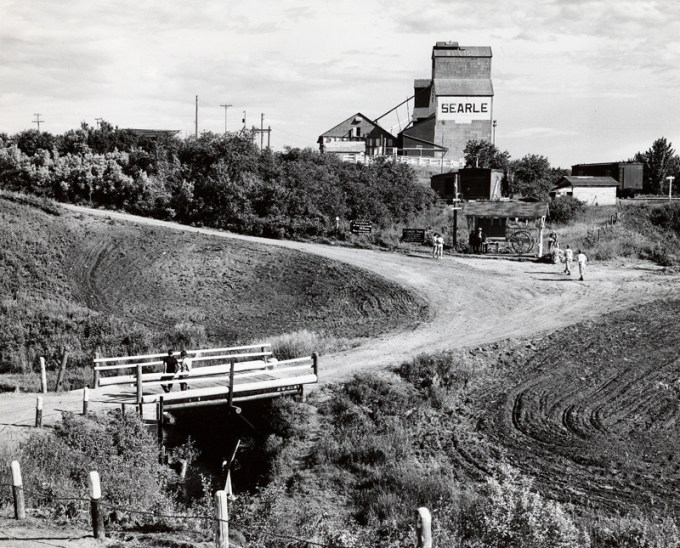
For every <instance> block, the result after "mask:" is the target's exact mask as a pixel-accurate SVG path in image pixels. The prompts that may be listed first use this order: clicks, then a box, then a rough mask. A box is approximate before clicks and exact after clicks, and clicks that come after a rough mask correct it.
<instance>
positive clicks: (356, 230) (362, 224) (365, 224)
mask: <svg viewBox="0 0 680 548" xmlns="http://www.w3.org/2000/svg"><path fill="white" fill-rule="evenodd" d="M349 231H350V232H351V233H352V234H370V233H371V232H373V224H372V223H371V221H366V220H362V219H358V220H356V221H350V223H349Z"/></svg>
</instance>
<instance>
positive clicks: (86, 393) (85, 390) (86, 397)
mask: <svg viewBox="0 0 680 548" xmlns="http://www.w3.org/2000/svg"><path fill="white" fill-rule="evenodd" d="M89 403H90V389H89V388H88V387H87V386H86V387H85V388H83V415H85V416H86V417H87V406H88V405H89Z"/></svg>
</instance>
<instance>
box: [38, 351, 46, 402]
mask: <svg viewBox="0 0 680 548" xmlns="http://www.w3.org/2000/svg"><path fill="white" fill-rule="evenodd" d="M40 390H41V391H42V393H43V394H47V371H46V370H45V358H43V357H42V356H41V357H40Z"/></svg>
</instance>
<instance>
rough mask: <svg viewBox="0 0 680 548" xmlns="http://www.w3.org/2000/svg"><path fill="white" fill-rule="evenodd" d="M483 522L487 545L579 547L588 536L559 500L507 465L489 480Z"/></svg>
mask: <svg viewBox="0 0 680 548" xmlns="http://www.w3.org/2000/svg"><path fill="white" fill-rule="evenodd" d="M485 495H486V497H485V500H484V502H483V504H482V508H481V511H482V519H481V523H480V526H481V528H482V530H483V538H484V541H485V543H486V545H487V546H499V547H505V546H507V547H515V546H517V547H519V546H522V547H526V548H534V547H535V548H543V547H545V546H550V547H552V548H557V547H563V548H572V547H573V548H576V547H579V546H588V545H589V543H590V540H589V538H588V536H587V535H586V534H585V533H583V532H581V531H579V530H578V528H577V527H576V525H575V524H574V522H573V520H572V519H571V517H569V515H568V514H567V513H566V512H565V511H564V509H563V508H562V507H561V506H560V505H559V504H558V503H557V502H552V501H547V500H545V499H543V498H542V497H541V495H539V494H538V493H536V492H534V491H532V481H531V480H530V479H528V478H526V477H522V476H521V475H520V474H519V473H518V472H517V471H516V470H514V469H513V468H511V467H510V466H507V465H504V466H501V468H500V469H499V471H498V476H497V477H495V478H494V477H492V478H490V479H489V480H487V484H486V492H485Z"/></svg>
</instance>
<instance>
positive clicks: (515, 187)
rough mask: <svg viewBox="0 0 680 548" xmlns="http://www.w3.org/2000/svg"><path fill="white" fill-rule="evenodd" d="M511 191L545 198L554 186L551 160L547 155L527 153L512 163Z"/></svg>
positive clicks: (521, 194) (524, 195)
mask: <svg viewBox="0 0 680 548" xmlns="http://www.w3.org/2000/svg"><path fill="white" fill-rule="evenodd" d="M510 171H511V173H512V176H511V178H510V193H511V194H513V195H516V194H519V195H520V196H522V197H524V198H536V199H539V200H545V199H547V198H548V192H549V191H550V189H551V188H552V185H553V181H552V176H551V175H552V174H551V169H550V162H549V161H548V159H547V158H546V157H545V156H540V155H538V154H527V155H526V156H524V158H522V159H521V160H515V161H514V162H512V163H511V164H510Z"/></svg>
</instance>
